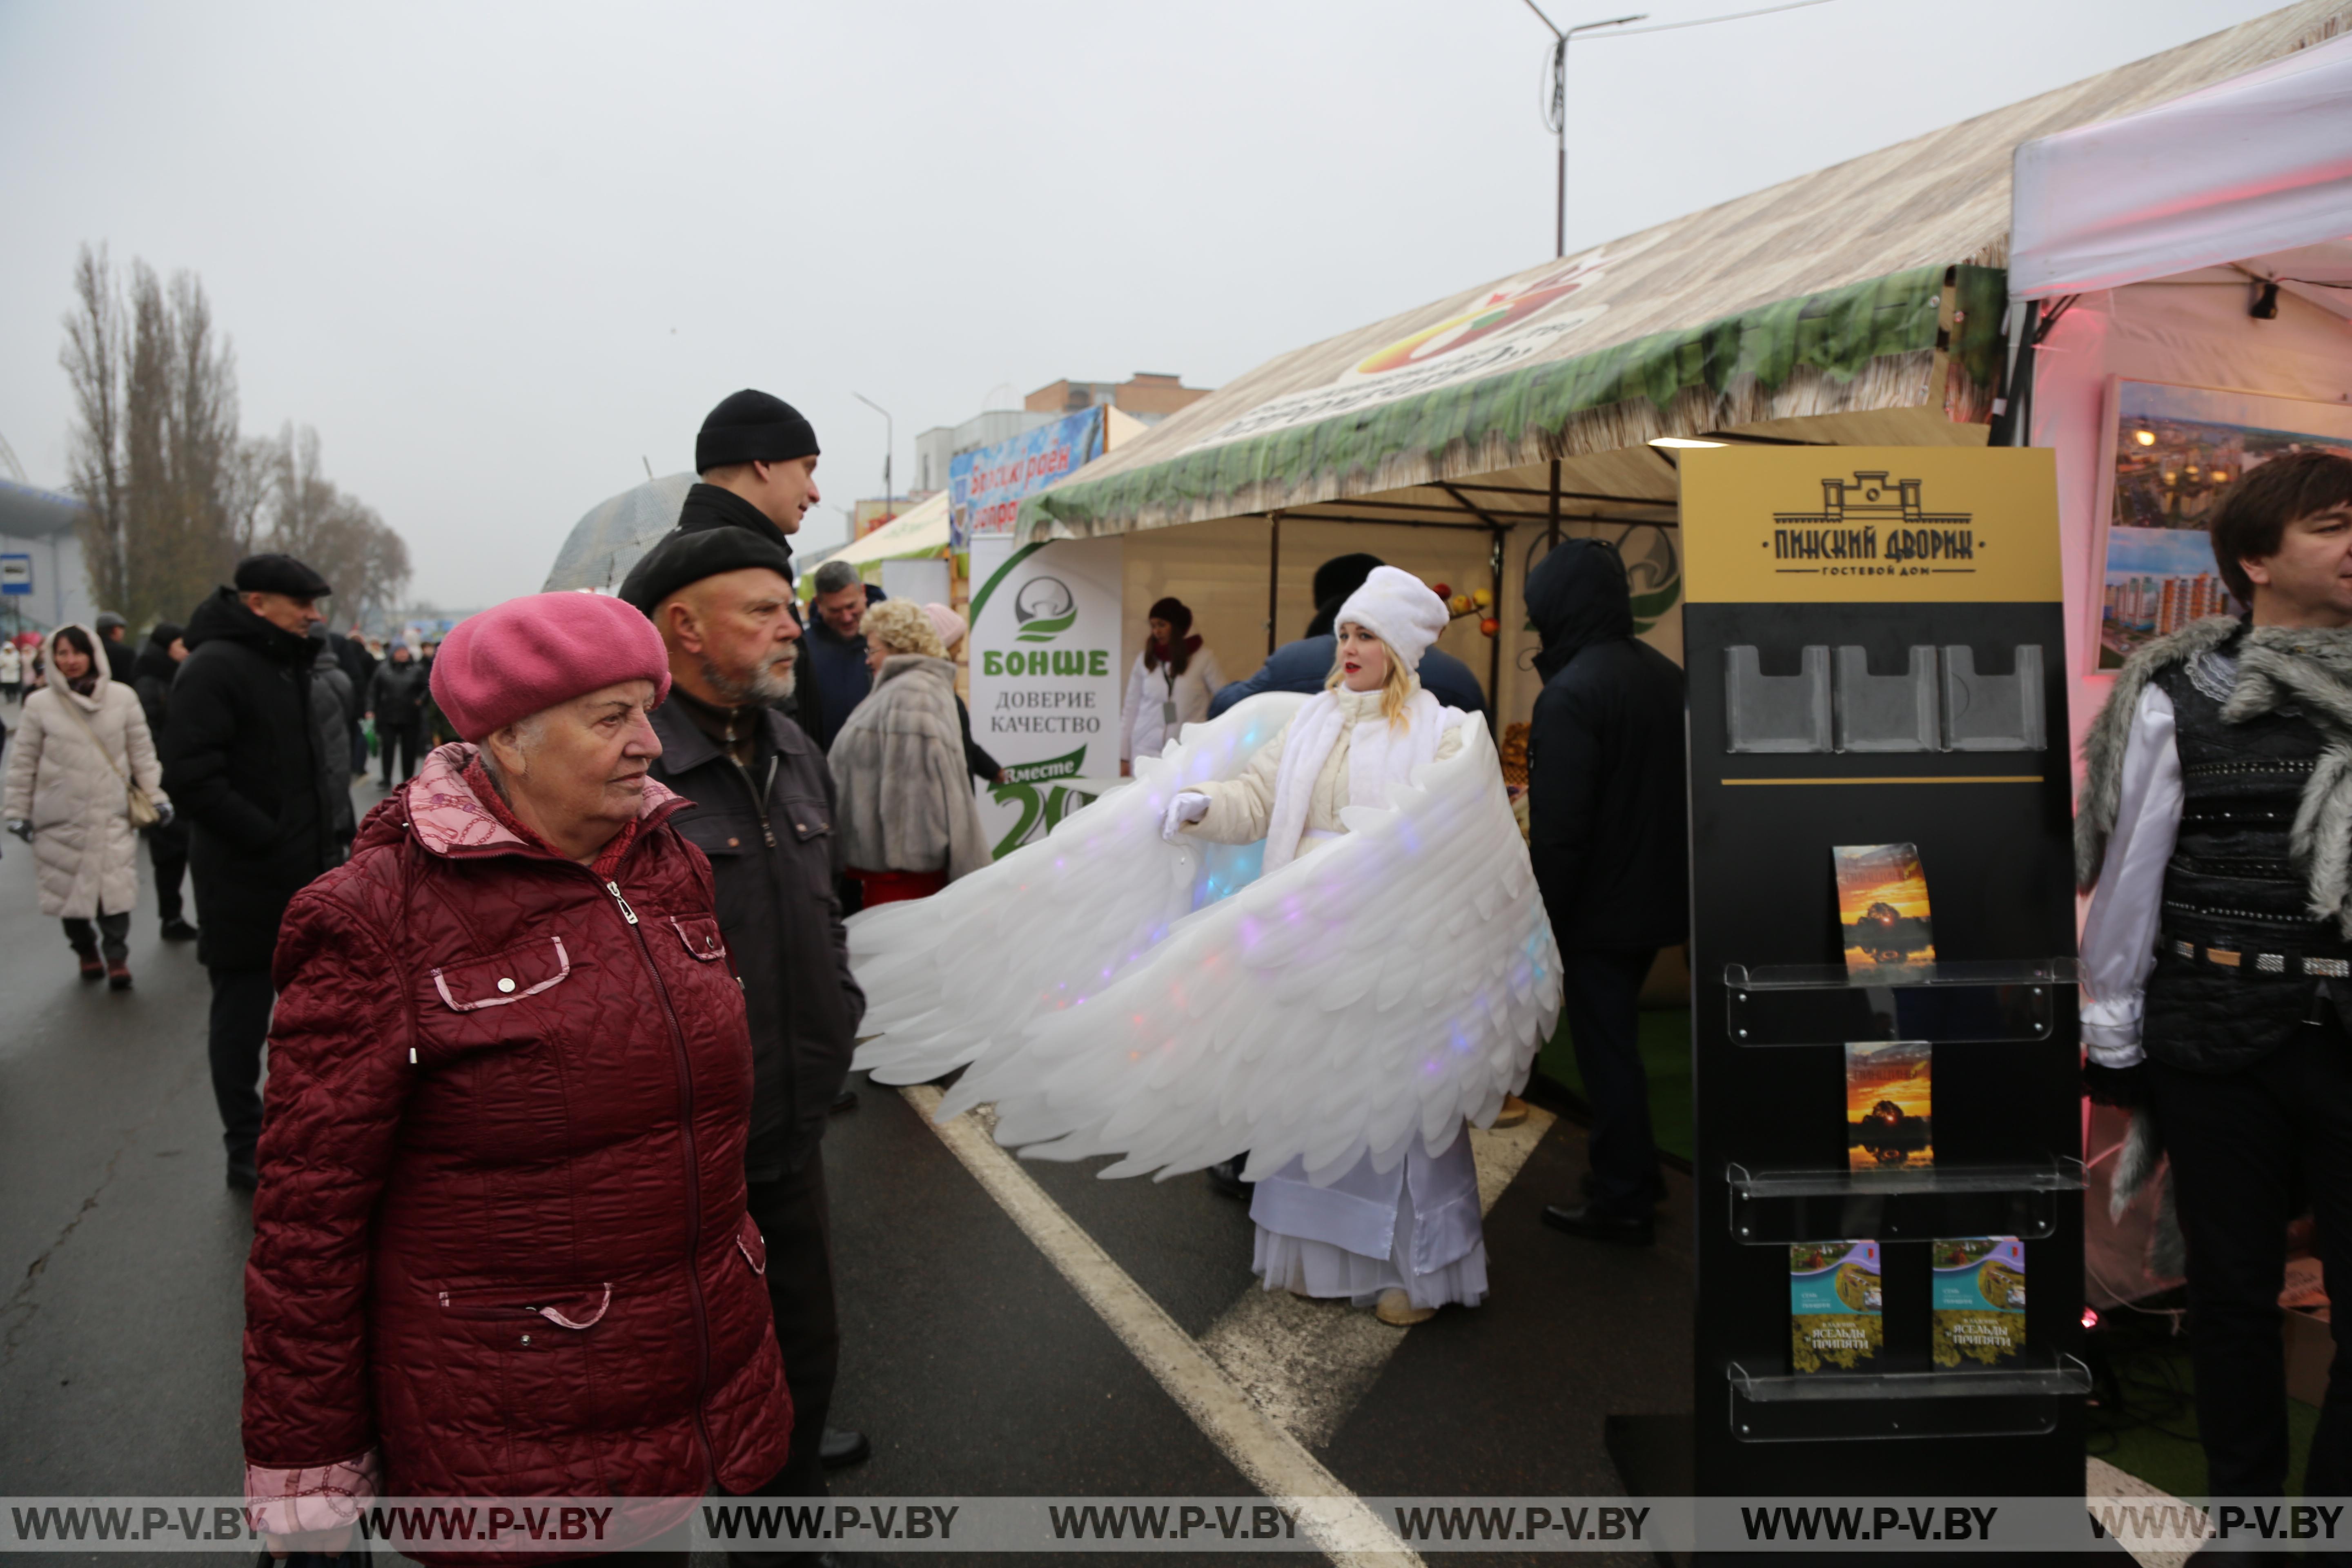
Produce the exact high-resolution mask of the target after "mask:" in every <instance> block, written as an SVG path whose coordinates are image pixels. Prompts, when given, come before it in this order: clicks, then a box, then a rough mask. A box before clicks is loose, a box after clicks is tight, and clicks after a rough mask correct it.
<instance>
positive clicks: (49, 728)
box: [0, 626, 172, 991]
mask: <svg viewBox="0 0 2352 1568" xmlns="http://www.w3.org/2000/svg"><path fill="white" fill-rule="evenodd" d="M42 665H43V668H44V670H45V671H46V673H47V684H46V685H45V686H44V687H43V688H42V689H40V690H38V691H36V692H34V693H33V694H32V695H31V696H29V697H27V698H26V699H25V714H24V720H23V723H22V727H21V728H19V729H18V731H17V732H16V750H15V751H14V752H11V753H10V754H9V757H8V782H7V786H6V795H5V803H0V816H5V819H6V821H7V824H8V831H10V832H11V833H14V834H16V837H19V838H22V839H24V840H26V842H27V843H29V844H31V845H32V846H33V858H34V862H35V865H36V867H37V876H38V879H39V885H40V895H41V913H43V914H44V915H47V916H48V917H50V918H51V919H53V920H61V921H64V922H65V930H66V941H67V942H69V943H71V944H72V946H73V950H74V952H75V953H76V954H77V955H78V956H79V958H80V960H81V977H82V978H83V979H84V980H96V979H97V978H99V976H100V975H104V976H105V977H106V980H107V983H108V984H110V985H111V986H112V987H113V988H114V989H115V990H117V991H126V990H129V989H130V986H131V966H130V963H129V960H130V954H131V946H130V936H131V904H132V902H133V901H134V900H136V899H137V898H138V896H139V835H138V834H137V833H136V832H135V831H133V829H132V828H131V794H130V786H131V784H134V783H135V784H138V785H139V787H140V788H141V789H142V790H145V791H146V792H147V797H148V798H149V799H150V800H152V801H153V802H154V803H155V805H156V807H157V809H158V810H160V811H161V812H162V813H163V820H164V821H166V822H169V821H170V820H171V811H172V806H171V802H170V801H168V800H167V799H165V798H164V795H163V768H162V766H161V765H160V764H158V763H157V762H156V760H155V742H154V739H153V737H152V735H151V734H150V733H149V732H148V729H147V716H146V714H145V712H144V711H143V710H142V709H141V708H140V706H139V697H138V694H137V693H135V692H134V691H132V690H131V688H130V687H128V686H124V685H122V684H121V683H120V682H118V681H116V680H114V679H112V678H111V677H110V676H109V675H108V673H107V667H106V661H105V660H104V659H102V658H99V657H98V639H97V638H96V637H92V636H91V635H90V633H89V629H88V628H87V627H84V626H59V627H58V629H57V630H56V631H55V632H52V633H51V634H50V635H49V640H48V642H47V645H46V646H45V647H43V649H42ZM101 950H102V951H101Z"/></svg>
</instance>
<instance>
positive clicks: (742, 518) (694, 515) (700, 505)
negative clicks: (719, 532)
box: [677, 484, 793, 555]
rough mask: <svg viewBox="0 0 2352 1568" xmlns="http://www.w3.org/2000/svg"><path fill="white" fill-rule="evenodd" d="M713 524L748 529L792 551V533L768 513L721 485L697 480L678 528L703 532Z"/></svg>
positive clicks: (680, 530) (788, 552)
mask: <svg viewBox="0 0 2352 1568" xmlns="http://www.w3.org/2000/svg"><path fill="white" fill-rule="evenodd" d="M709 528H741V529H748V530H750V531H751V532H753V533H756V534H758V535H759V536H760V537H761V538H762V539H766V540H770V541H772V542H774V543H776V544H778V545H781V546H782V548H783V551H784V553H786V554H787V555H789V554H791V553H792V549H793V542H792V537H791V535H789V534H787V533H786V532H785V531H783V530H782V529H781V528H778V527H777V526H776V525H775V524H774V523H773V522H771V521H769V520H768V514H767V513H766V512H763V511H761V510H760V509H759V508H758V507H756V506H753V505H752V504H751V502H750V501H747V500H744V499H743V498H742V497H741V496H739V495H737V494H736V493H735V492H734V491H733V490H730V489H725V488H723V487H721V486H719V485H706V484H697V485H696V486H694V488H693V489H689V490H688V491H687V492H686V504H685V505H684V506H682V507H680V508H679V509H678V513H677V531H679V532H680V533H699V532H701V531H703V530H705V529H709Z"/></svg>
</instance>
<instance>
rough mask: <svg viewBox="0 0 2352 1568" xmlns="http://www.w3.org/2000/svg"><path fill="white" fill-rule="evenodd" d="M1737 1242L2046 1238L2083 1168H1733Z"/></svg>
mask: <svg viewBox="0 0 2352 1568" xmlns="http://www.w3.org/2000/svg"><path fill="white" fill-rule="evenodd" d="M1724 1180H1725V1184H1726V1185H1727V1187H1728V1188H1729V1190H1730V1194H1731V1206H1730V1223H1731V1233H1732V1235H1733V1236H1734V1237H1736V1238H1737V1239H1738V1241H1739V1242H1741V1243H1742V1244H1743V1245H1745V1246H1749V1247H1771V1246H1779V1245H1782V1244H1786V1243H1789V1242H1799V1241H1831V1240H1836V1239H1838V1238H1840V1237H1849V1236H1871V1237H1877V1238H1878V1239H1879V1240H1881V1241H1927V1240H1932V1239H1934V1238H1935V1237H1944V1236H2014V1237H2020V1238H2021V1239H2023V1240H2026V1241H2041V1240H2044V1239H2046V1238H2048V1237H2050V1236H2051V1235H2053V1233H2054V1232H2055V1230H2056V1227H2057V1224H2058V1204H2057V1201H2056V1200H2057V1197H2058V1194H2062V1193H2078V1192H2081V1191H2082V1190H2083V1186H2084V1174H2083V1162H2082V1161H2080V1160H2078V1159H2074V1158H2073V1157H2072V1156H2069V1155H2060V1156H2058V1157H2056V1158H2053V1159H2049V1160H2044V1161H2042V1162H2040V1163H2033V1164H2015V1165H1959V1166H1952V1165H1939V1166H1930V1167H1927V1168H1925V1169H1917V1170H1901V1171H1890V1172H1885V1173H1881V1172H1874V1171H1818V1170H1805V1171H1799V1170H1754V1169H1750V1168H1749V1167H1748V1166H1746V1165H1741V1164H1737V1163H1734V1164H1730V1165H1728V1166H1727V1167H1726V1169H1725V1172H1724Z"/></svg>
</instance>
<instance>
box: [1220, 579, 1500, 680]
mask: <svg viewBox="0 0 2352 1568" xmlns="http://www.w3.org/2000/svg"><path fill="white" fill-rule="evenodd" d="M1385 564H1386V563H1385V562H1383V561H1381V558H1380V557H1379V556H1377V555H1335V556H1333V557H1332V558H1331V559H1330V560H1328V561H1326V562H1325V563H1323V564H1322V565H1320V566H1318V567H1317V568H1316V569H1315V578H1314V583H1313V592H1314V595H1315V618H1314V619H1313V620H1310V621H1308V622H1307V635H1306V636H1305V637H1301V638H1299V640H1298V641H1297V642H1293V643H1285V644H1283V645H1282V646H1281V647H1278V648H1276V649H1275V650H1274V651H1273V652H1272V653H1270V654H1268V655H1266V658H1265V663H1264V664H1262V665H1260V666H1258V669H1257V673H1256V674H1255V675H1253V676H1251V677H1250V678H1249V679H1247V680H1236V681H1234V682H1232V683H1231V684H1230V685H1227V686H1225V687H1224V688H1223V689H1220V690H1219V691H1218V692H1217V694H1216V695H1215V696H1214V697H1212V698H1210V699H1209V717H1210V718H1212V719H1214V718H1216V717H1217V716H1219V715H1220V714H1222V713H1223V712H1224V710H1226V709H1228V708H1231V707H1232V706H1233V705H1234V703H1236V702H1239V701H1241V700H1244V698H1250V697H1255V696H1257V695H1258V694H1259V693H1261V692H1265V691H1297V692H1299V693H1302V694H1304V695H1309V696H1311V695H1313V694H1314V693H1316V692H1318V691H1320V690H1322V689H1323V686H1324V683H1325V682H1326V681H1328V679H1330V678H1331V666H1332V664H1333V662H1334V661H1335V660H1336V659H1337V658H1339V637H1338V636H1337V635H1336V634H1335V633H1334V631H1333V630H1332V626H1331V617H1332V616H1334V615H1336V614H1338V613H1339V606H1340V605H1343V604H1345V603H1346V602H1347V599H1348V595H1350V594H1352V593H1354V592H1355V591H1356V590H1357V589H1359V588H1360V587H1362V586H1363V585H1364V579H1365V578H1367V577H1369V576H1370V575H1371V574H1372V568H1373V567H1375V566H1381V565H1385ZM1420 674H1421V683H1422V685H1423V686H1424V687H1426V688H1428V689H1429V692H1430V694H1431V695H1432V696H1433V697H1435V698H1436V699H1437V700H1439V701H1440V702H1443V703H1444V704H1445V705H1446V706H1447V707H1448V708H1458V709H1460V710H1462V711H1463V712H1465V713H1473V714H1475V715H1477V716H1478V717H1480V718H1482V719H1483V718H1485V717H1486V692H1485V690H1484V689H1481V688H1480V686H1479V685H1478V678H1477V677H1476V676H1475V675H1473V674H1471V673H1470V667H1469V666H1468V665H1466V664H1465V663H1463V662H1462V661H1461V660H1460V659H1458V658H1454V656H1453V655H1452V654H1449V653H1446V652H1444V651H1442V650H1441V649H1438V648H1431V649H1429V650H1428V651H1427V652H1425V653H1423V655H1422V656H1421V670H1420Z"/></svg>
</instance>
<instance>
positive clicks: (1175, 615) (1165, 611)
mask: <svg viewBox="0 0 2352 1568" xmlns="http://www.w3.org/2000/svg"><path fill="white" fill-rule="evenodd" d="M1143 618H1144V619H1145V620H1147V621H1166V622H1167V623H1168V626H1169V630H1170V631H1171V634H1172V635H1173V636H1174V637H1176V639H1177V640H1178V641H1179V642H1181V641H1182V640H1183V637H1184V634H1185V633H1186V632H1189V631H1191V630H1192V611H1191V609H1189V608H1187V607H1186V605H1185V604H1184V601H1183V600H1181V599H1179V598H1176V597H1174V596H1172V595H1171V596H1170V597H1168V598H1165V599H1161V600H1160V601H1159V602H1158V603H1157V604H1155V605H1152V606H1151V608H1150V612H1149V613H1147V614H1146V615H1145V616H1144V617H1143Z"/></svg>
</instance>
